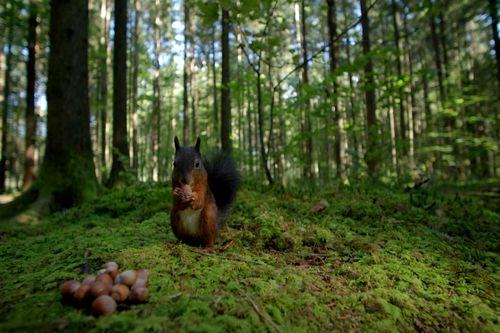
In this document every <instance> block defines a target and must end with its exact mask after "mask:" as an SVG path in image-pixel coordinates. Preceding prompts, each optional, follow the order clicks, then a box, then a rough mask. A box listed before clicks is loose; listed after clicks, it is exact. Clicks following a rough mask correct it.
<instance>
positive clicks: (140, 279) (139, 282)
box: [132, 269, 149, 288]
mask: <svg viewBox="0 0 500 333" xmlns="http://www.w3.org/2000/svg"><path fill="white" fill-rule="evenodd" d="M136 275H137V279H136V280H135V283H134V285H133V286H132V288H139V287H143V288H147V286H148V276H149V272H148V270H147V269H139V270H137V271H136Z"/></svg>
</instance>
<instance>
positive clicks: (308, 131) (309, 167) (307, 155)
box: [295, 0, 314, 179]
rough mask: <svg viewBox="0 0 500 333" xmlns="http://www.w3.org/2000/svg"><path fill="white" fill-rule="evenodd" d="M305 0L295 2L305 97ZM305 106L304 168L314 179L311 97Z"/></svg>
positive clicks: (306, 57)
mask: <svg viewBox="0 0 500 333" xmlns="http://www.w3.org/2000/svg"><path fill="white" fill-rule="evenodd" d="M304 1H305V0H301V2H300V4H295V21H296V24H297V41H298V43H299V44H300V45H301V48H302V50H301V51H302V61H303V66H302V77H301V83H300V94H301V95H302V98H304V94H305V89H304V86H307V85H308V84H309V62H308V50H307V28H306V17H305V3H304ZM304 99H305V102H304V108H303V111H302V120H301V124H303V127H302V136H303V138H305V139H304V142H303V153H304V159H305V161H304V169H303V176H304V178H306V179H312V178H313V176H314V172H313V151H312V128H311V114H310V112H311V101H310V99H309V98H308V97H307V98H304Z"/></svg>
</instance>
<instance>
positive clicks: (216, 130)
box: [210, 27, 219, 146]
mask: <svg viewBox="0 0 500 333" xmlns="http://www.w3.org/2000/svg"><path fill="white" fill-rule="evenodd" d="M211 53H212V61H211V66H210V67H211V68H212V94H213V108H214V124H215V125H214V134H215V135H214V138H215V146H218V144H219V140H218V138H219V102H218V98H217V70H216V69H215V27H214V28H213V29H212V41H211Z"/></svg>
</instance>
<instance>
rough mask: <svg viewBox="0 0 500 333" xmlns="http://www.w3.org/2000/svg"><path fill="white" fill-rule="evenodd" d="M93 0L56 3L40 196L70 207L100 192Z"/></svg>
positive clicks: (51, 43) (52, 4)
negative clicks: (91, 78) (91, 95)
mask: <svg viewBox="0 0 500 333" xmlns="http://www.w3.org/2000/svg"><path fill="white" fill-rule="evenodd" d="M87 28H88V1H87V0H73V1H69V2H66V1H59V0H53V1H52V2H51V13H50V51H51V52H50V56H49V74H48V83H47V101H48V115H47V143H46V149H45V157H44V160H43V165H42V169H41V172H40V183H39V184H38V187H39V189H40V196H41V197H47V196H50V197H52V198H53V199H54V200H55V203H56V204H57V205H58V206H70V205H72V204H74V203H78V202H81V201H82V200H84V199H87V198H89V197H92V196H94V195H95V194H96V190H97V180H96V176H95V168H94V162H93V159H92V145H91V142H90V124H89V99H88V64H87V63H88V62H87V48H88V29H87Z"/></svg>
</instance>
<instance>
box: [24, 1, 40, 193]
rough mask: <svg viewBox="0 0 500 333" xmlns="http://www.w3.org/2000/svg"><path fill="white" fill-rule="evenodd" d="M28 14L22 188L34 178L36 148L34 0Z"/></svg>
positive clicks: (36, 17) (35, 26) (36, 15)
mask: <svg viewBox="0 0 500 333" xmlns="http://www.w3.org/2000/svg"><path fill="white" fill-rule="evenodd" d="M29 11H30V16H29V20H28V62H27V66H26V71H27V89H26V137H25V151H24V177H23V185H22V188H23V189H24V190H25V189H27V188H28V187H30V186H31V184H32V183H33V180H34V178H35V149H36V116H35V82H36V48H37V38H36V37H37V36H36V29H37V25H38V9H37V4H36V3H35V2H34V1H31V2H30V8H29Z"/></svg>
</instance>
